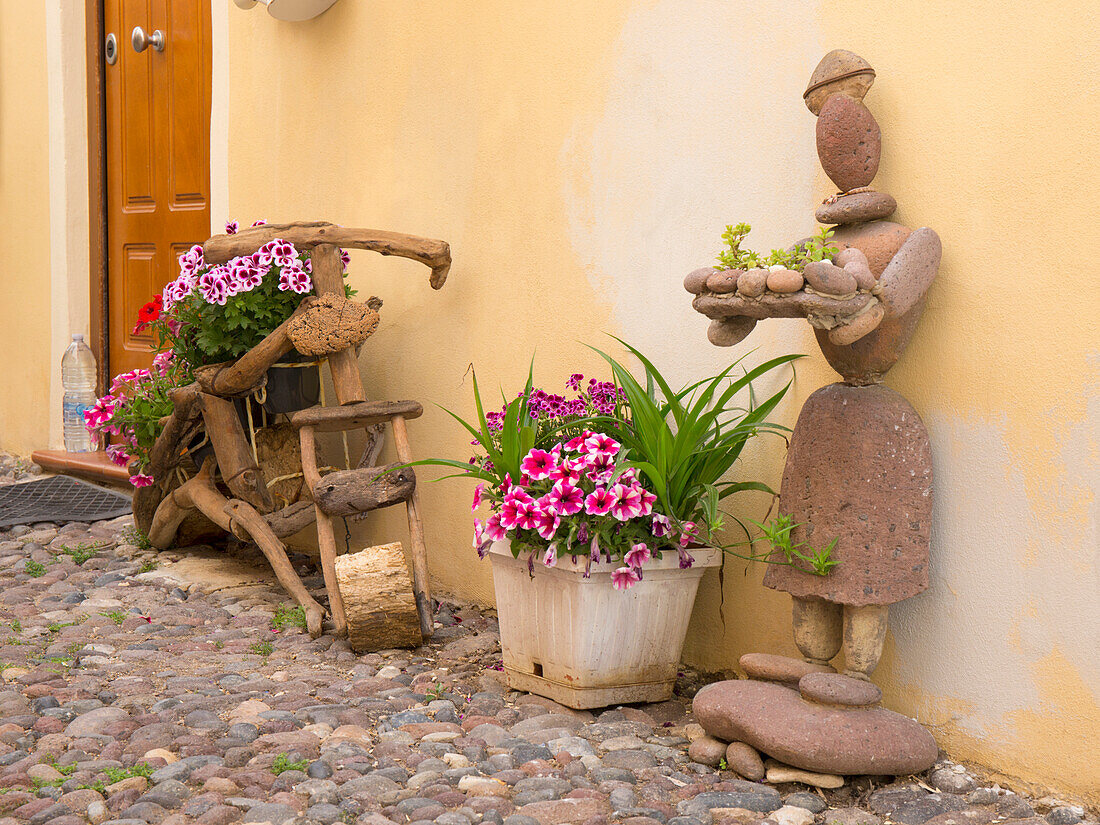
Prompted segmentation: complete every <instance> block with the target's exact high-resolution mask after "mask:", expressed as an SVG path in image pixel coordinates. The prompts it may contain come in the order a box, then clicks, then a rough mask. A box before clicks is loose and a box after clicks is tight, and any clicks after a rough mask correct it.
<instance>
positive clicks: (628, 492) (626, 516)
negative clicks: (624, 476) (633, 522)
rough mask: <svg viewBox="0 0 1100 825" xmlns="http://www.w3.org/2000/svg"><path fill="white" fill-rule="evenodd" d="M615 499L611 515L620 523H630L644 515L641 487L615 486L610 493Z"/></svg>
mask: <svg viewBox="0 0 1100 825" xmlns="http://www.w3.org/2000/svg"><path fill="white" fill-rule="evenodd" d="M608 492H609V493H610V494H611V495H612V496H613V497H614V499H615V500H614V502H613V503H612V505H611V515H612V516H613V517H614V518H616V519H618V520H619V521H630V519H632V518H637V517H638V516H640V515H642V494H641V488H640V487H624V486H623V485H622V484H616V485H614V486H613V487H612V488H611V489H610V490H609V491H608Z"/></svg>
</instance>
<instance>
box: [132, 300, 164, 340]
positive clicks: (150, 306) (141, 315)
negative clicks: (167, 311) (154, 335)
mask: <svg viewBox="0 0 1100 825" xmlns="http://www.w3.org/2000/svg"><path fill="white" fill-rule="evenodd" d="M163 306H164V299H163V298H162V297H160V296H159V295H158V296H156V297H155V298H154V299H153V300H152V301H150V302H149V303H147V304H146V305H145V306H143V307H142V308H141V309H139V310H138V322H137V325H136V326H135V327H134V333H133V334H134V335H139V334H141V333H142V332H144V331H145V328H146V327H147V326H149V324H150V323H151V322H152V321H155V320H157V318H159V317H160V311H161V308H162V307H163Z"/></svg>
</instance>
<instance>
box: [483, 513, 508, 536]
mask: <svg viewBox="0 0 1100 825" xmlns="http://www.w3.org/2000/svg"><path fill="white" fill-rule="evenodd" d="M505 535H507V533H506V531H505V529H504V527H503V526H502V525H501V523H500V513H496V514H494V515H492V516H490V517H489V520H488V521H486V522H485V538H487V539H492V540H493V541H504V537H505Z"/></svg>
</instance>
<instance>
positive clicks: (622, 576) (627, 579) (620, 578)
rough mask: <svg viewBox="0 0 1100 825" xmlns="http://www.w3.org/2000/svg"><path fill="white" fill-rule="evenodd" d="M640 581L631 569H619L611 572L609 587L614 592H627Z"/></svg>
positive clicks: (635, 571)
mask: <svg viewBox="0 0 1100 825" xmlns="http://www.w3.org/2000/svg"><path fill="white" fill-rule="evenodd" d="M641 580H642V577H641V576H639V575H638V571H637V570H635V569H634V568H633V567H620V568H619V569H617V570H613V571H611V586H612V587H614V588H615V589H616V590H629V589H630V588H632V587H633V586H634V585H636V584H637V583H638V582H640V581H641Z"/></svg>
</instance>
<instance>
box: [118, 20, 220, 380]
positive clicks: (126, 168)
mask: <svg viewBox="0 0 1100 825" xmlns="http://www.w3.org/2000/svg"><path fill="white" fill-rule="evenodd" d="M135 26H141V27H142V28H143V29H145V31H146V33H147V34H152V32H153V31H154V30H157V29H159V30H160V31H162V32H164V35H165V40H166V45H165V49H164V51H162V52H158V51H156V50H155V49H153V48H152V47H149V48H147V49H146V50H145V51H143V52H140V53H139V52H136V51H134V48H133V46H132V45H131V32H132V31H133V29H134V27H135ZM104 30H105V32H108V33H113V34H114V35H115V37H116V38H117V39H118V44H119V49H118V54H119V59H118V61H117V62H116V63H115V65H113V66H106V67H104V87H105V94H106V107H105V109H106V112H105V125H106V156H107V176H106V189H107V257H108V268H107V296H108V300H107V330H108V338H109V345H108V357H109V361H110V364H109V368H110V373H111V374H116V373H119V372H125V371H128V370H131V369H134V368H135V367H148V366H149V363H150V361H151V354H150V345H151V343H152V341H151V339H150V337H149V335H148V334H141V335H135V334H134V333H133V327H134V324H135V323H136V321H137V312H138V309H139V308H140V307H141V306H142V305H143V304H145V303H146V302H147V301H149V300H151V299H152V297H153V296H154V295H155V294H157V293H158V292H160V291H161V289H162V288H163V286H164V284H166V283H168V282H169V281H171V280H172V279H173V278H175V277H176V275H177V274H178V264H177V257H178V256H179V255H180V254H182V253H183V252H185V251H186V250H187V249H189V248H190V247H191V246H192V245H193V244H196V243H202V242H203V241H204V240H205V239H206V238H207V236H208V235H209V234H210V196H209V192H210V171H209V169H210V162H209V155H210V0H104Z"/></svg>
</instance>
